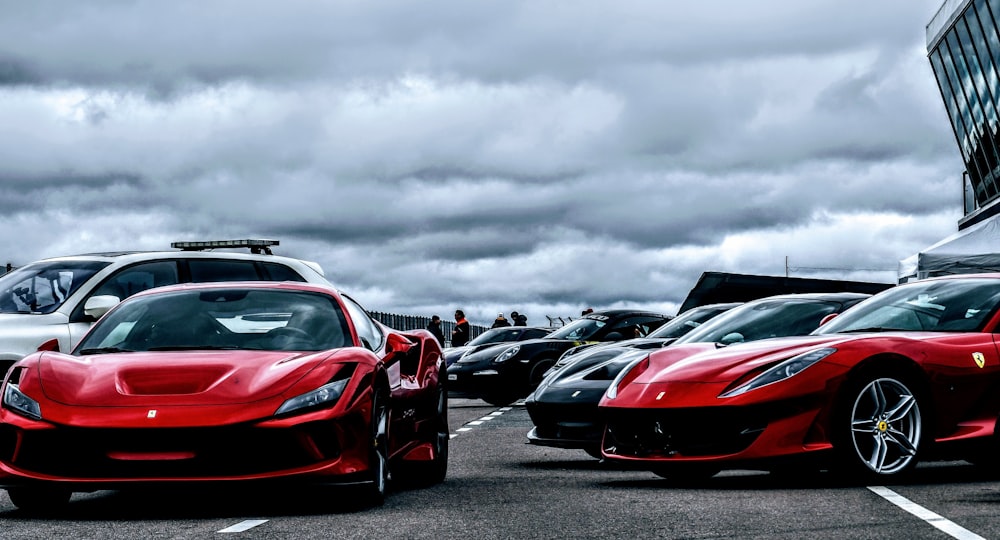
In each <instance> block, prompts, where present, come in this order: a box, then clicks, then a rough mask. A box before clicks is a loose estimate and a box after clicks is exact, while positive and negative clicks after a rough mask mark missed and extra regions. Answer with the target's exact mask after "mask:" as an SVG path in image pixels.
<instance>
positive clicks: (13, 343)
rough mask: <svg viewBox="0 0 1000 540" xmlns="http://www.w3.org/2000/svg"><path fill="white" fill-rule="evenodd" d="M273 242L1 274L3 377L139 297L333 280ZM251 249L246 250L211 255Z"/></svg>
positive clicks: (47, 264)
mask: <svg viewBox="0 0 1000 540" xmlns="http://www.w3.org/2000/svg"><path fill="white" fill-rule="evenodd" d="M277 243H278V242H277V241H275V240H240V241H232V240H223V241H209V242H175V243H174V244H173V247H176V248H178V250H177V251H144V252H138V251H129V252H124V251H123V252H114V253H94V254H89V255H76V256H71V257H56V258H51V259H44V260H41V261H37V262H33V263H31V264H28V265H25V266H23V267H21V268H18V269H16V270H14V271H12V272H9V273H7V274H4V275H3V276H0V374H3V373H5V372H6V371H7V369H8V368H9V367H10V366H11V365H13V364H14V362H16V361H17V360H20V359H21V358H23V357H24V356H25V355H27V354H29V353H32V352H34V351H35V350H36V349H38V347H39V346H40V345H41V344H43V343H45V342H47V341H49V340H52V339H56V340H58V342H59V345H58V347H59V350H61V351H69V350H71V349H72V348H73V346H74V345H76V343H77V342H78V341H80V338H81V337H83V334H84V333H85V332H86V331H87V330H88V329H89V328H90V326H91V325H92V324H93V323H94V321H95V320H97V317H98V316H99V315H100V314H102V313H104V312H105V311H107V310H108V308H110V307H111V306H113V305H115V304H117V303H118V302H119V301H121V300H123V299H125V298H127V297H128V296H131V295H133V294H135V293H137V292H140V291H144V290H146V289H150V288H153V287H160V286H163V285H173V284H175V283H188V282H193V283H197V282H209V281H237V280H241V281H246V280H263V281H302V282H307V283H327V280H326V278H325V277H324V276H323V270H322V268H320V266H319V265H318V264H316V263H314V262H308V261H302V260H298V259H292V258H288V257H279V256H276V255H271V254H270V253H271V246H274V245H276V244H277ZM229 248H240V249H248V250H249V252H246V253H236V252H223V251H213V250H216V249H229Z"/></svg>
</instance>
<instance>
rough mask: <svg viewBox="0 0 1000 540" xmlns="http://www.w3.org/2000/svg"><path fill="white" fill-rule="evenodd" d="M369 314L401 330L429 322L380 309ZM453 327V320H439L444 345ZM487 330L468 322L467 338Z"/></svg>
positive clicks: (447, 341) (418, 328)
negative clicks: (384, 311)
mask: <svg viewBox="0 0 1000 540" xmlns="http://www.w3.org/2000/svg"><path fill="white" fill-rule="evenodd" d="M369 315H371V316H372V318H373V319H375V320H376V321H378V322H380V323H382V324H384V325H386V326H388V327H389V328H395V329H396V330H400V331H402V332H406V331H409V330H423V329H424V328H427V325H428V324H430V322H431V318H430V317H423V316H419V315H399V314H397V313H383V312H381V311H371V312H369ZM454 329H455V322H454V321H446V320H444V319H442V320H441V332H442V333H444V339H445V346H449V345H451V331H452V330H454ZM487 330H489V328H487V327H485V326H480V325H476V324H469V339H472V338H474V337H476V336H478V335H479V334H482V333H483V332H485V331H487Z"/></svg>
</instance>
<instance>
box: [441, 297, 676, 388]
mask: <svg viewBox="0 0 1000 540" xmlns="http://www.w3.org/2000/svg"><path fill="white" fill-rule="evenodd" d="M671 318H672V317H670V316H669V315H663V314H660V313H655V312H652V311H643V310H634V309H613V310H607V311H595V312H593V313H590V314H588V315H586V316H584V317H581V318H579V319H576V320H575V321H573V322H571V323H570V324H568V325H566V326H563V327H562V328H559V329H558V330H556V331H554V332H552V333H551V334H549V335H548V336H545V337H544V338H541V339H529V340H526V341H521V342H517V343H503V344H499V345H494V346H492V347H488V348H486V349H483V350H480V351H476V352H471V353H468V354H466V355H465V356H463V357H462V358H461V359H460V360H458V361H457V362H455V363H454V364H452V365H450V366H448V393H449V395H450V396H452V397H465V398H480V399H483V400H485V401H486V402H488V403H490V404H493V405H509V404H511V403H513V402H514V401H516V400H517V399H518V398H521V397H524V396H526V395H528V394H529V393H530V392H531V391H532V390H534V389H535V387H536V386H538V383H539V382H541V380H542V378H543V377H544V375H545V372H546V371H548V370H549V368H551V367H552V366H553V365H554V364H555V363H556V360H557V359H558V358H559V356H561V355H562V353H564V352H565V351H566V350H567V349H570V348H573V347H575V346H577V345H580V344H582V343H585V342H588V341H594V342H600V341H622V340H624V339H629V338H634V337H639V336H640V335H641V336H645V335H647V334H648V333H649V332H651V331H653V330H655V329H656V328H659V327H660V326H661V325H662V324H663V323H665V322H667V321H669V320H670V319H671Z"/></svg>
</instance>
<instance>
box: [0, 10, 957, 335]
mask: <svg viewBox="0 0 1000 540" xmlns="http://www.w3.org/2000/svg"><path fill="white" fill-rule="evenodd" d="M941 3H942V1H941V0H880V1H878V2H870V1H860V0H847V1H845V0H836V1H834V0H810V1H808V2H802V1H800V0H773V1H772V0H766V1H765V0H761V1H757V2H746V1H745V0H717V1H713V2H666V1H662V0H616V1H614V2H608V1H600V2H599V1H593V0H573V1H568V0H551V1H549V0H502V1H500V0H475V1H468V0H444V1H439V0H429V1H423V2H403V1H357V0H338V1H317V0H285V1H282V2H272V1H263V0H219V1H212V2H204V1H203V0H172V1H170V2H163V1H159V0H149V1H126V0H88V1H87V2H65V1H58V2H56V1H47V0H33V1H31V2H17V1H15V0H0V5H2V13H3V16H2V17H0V126H2V128H0V227H2V230H3V231H4V233H3V234H2V235H0V259H4V258H5V259H6V261H0V262H11V263H13V264H14V265H15V266H19V265H22V264H25V263H27V262H30V261H32V260H34V259H38V258H41V257H47V256H57V255H67V254H74V253H82V252H94V251H106V250H121V249H159V248H166V247H168V246H169V244H170V242H172V241H177V240H196V239H236V238H247V237H251V238H273V239H278V240H280V242H281V246H280V247H279V248H278V250H277V251H278V252H279V253H280V254H283V255H291V256H296V257H300V258H305V259H310V260H314V261H317V262H319V263H320V264H322V265H323V266H324V268H325V269H326V271H327V275H328V277H329V278H330V279H331V281H333V282H334V283H335V284H337V285H338V286H340V287H341V288H342V289H344V290H346V291H349V292H351V293H353V295H354V296H355V297H357V298H358V299H359V300H360V301H361V302H362V303H364V304H365V305H366V306H367V307H368V308H369V309H372V310H377V311H391V312H399V313H408V314H418V315H429V314H431V313H438V314H440V315H442V316H444V317H445V318H450V316H451V313H452V312H453V311H454V309H455V308H456V307H462V308H464V309H465V310H466V312H467V314H468V315H469V316H470V320H471V321H472V322H473V323H477V324H489V322H490V321H491V320H492V319H493V317H495V316H496V313H497V312H499V311H502V312H504V313H508V312H509V311H511V310H518V311H521V312H522V313H527V314H528V317H529V323H533V324H536V323H537V324H544V323H545V322H546V320H545V316H546V315H551V316H559V315H561V316H574V315H577V314H579V311H580V310H581V309H582V308H584V307H588V306H590V307H595V308H602V307H617V306H639V307H647V308H651V309H657V310H661V311H664V312H666V313H670V314H673V313H675V312H676V311H677V308H678V307H679V305H680V303H681V302H683V300H684V298H685V296H686V295H687V293H688V292H689V290H690V289H691V287H692V286H693V285H694V284H695V282H696V281H697V279H698V277H699V276H700V275H701V273H702V272H705V271H724V272H739V273H749V274H765V275H785V272H786V260H787V267H788V272H789V275H792V276H799V277H824V278H833V279H853V280H866V281H881V282H894V280H895V278H896V268H897V264H898V261H899V260H900V259H902V258H905V257H907V256H909V255H911V254H912V253H914V252H916V251H917V250H920V249H922V248H924V247H927V246H929V245H931V244H933V243H935V242H937V241H938V240H940V239H942V238H943V237H945V236H947V235H949V234H951V233H953V232H955V231H956V230H957V221H958V219H959V218H960V217H961V215H962V202H961V201H962V199H961V171H962V170H963V165H962V162H961V159H960V155H959V152H958V148H957V145H956V143H955V141H954V137H953V135H952V132H951V128H950V127H949V124H948V120H947V116H946V113H945V110H944V107H943V105H942V103H941V98H940V95H939V93H938V90H937V86H936V83H935V81H934V77H933V74H932V72H931V69H930V66H929V64H928V61H927V58H926V43H925V35H924V28H925V26H926V24H927V23H928V22H929V21H930V19H931V17H932V16H933V15H934V13H935V12H936V11H937V9H938V8H939V7H940V5H941Z"/></svg>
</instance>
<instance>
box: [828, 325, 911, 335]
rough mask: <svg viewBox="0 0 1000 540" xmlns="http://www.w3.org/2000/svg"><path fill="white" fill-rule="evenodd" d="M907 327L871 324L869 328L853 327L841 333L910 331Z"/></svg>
mask: <svg viewBox="0 0 1000 540" xmlns="http://www.w3.org/2000/svg"><path fill="white" fill-rule="evenodd" d="M909 331H910V330H907V329H906V328H890V327H888V326H869V327H868V328H851V329H850V330H841V331H840V332H838V333H840V334H855V333H863V332H909Z"/></svg>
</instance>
